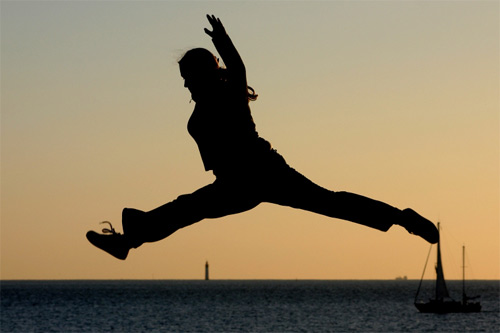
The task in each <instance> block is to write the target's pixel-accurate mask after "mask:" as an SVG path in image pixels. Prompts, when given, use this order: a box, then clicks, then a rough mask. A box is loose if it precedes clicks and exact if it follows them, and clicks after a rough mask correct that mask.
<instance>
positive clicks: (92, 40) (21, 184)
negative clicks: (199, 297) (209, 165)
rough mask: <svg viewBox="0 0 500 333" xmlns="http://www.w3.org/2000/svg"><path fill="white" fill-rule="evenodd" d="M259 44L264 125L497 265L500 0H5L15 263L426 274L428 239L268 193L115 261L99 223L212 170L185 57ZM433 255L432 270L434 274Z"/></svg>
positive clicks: (173, 273)
mask: <svg viewBox="0 0 500 333" xmlns="http://www.w3.org/2000/svg"><path fill="white" fill-rule="evenodd" d="M207 13H213V14H215V15H216V16H219V17H220V18H221V20H222V22H223V23H224V25H225V27H226V30H227V31H228V33H229V35H230V36H231V38H232V40H233V42H234V43H235V45H236V47H237V48H238V50H239V52H240V54H241V56H242V58H243V60H244V61H245V64H246V67H247V73H248V82H249V84H250V85H251V86H252V87H254V88H255V89H256V91H257V92H258V93H259V99H258V101H256V102H253V103H252V104H251V108H252V113H253V116H254V119H255V121H256V123H257V129H258V131H259V133H260V135H261V136H263V137H265V138H266V139H268V140H269V141H271V143H272V144H273V146H274V148H276V149H277V150H278V151H279V152H280V153H281V154H282V155H284V156H285V158H286V159H287V161H288V163H289V164H290V165H291V166H293V167H294V168H295V169H297V170H298V171H299V172H301V173H303V174H304V175H306V176H307V177H309V178H310V179H311V180H313V181H315V182H317V183H318V184H320V185H322V186H324V187H327V188H329V189H332V190H338V191H342V190H343V191H350V192H354V193H359V194H362V195H365V196H369V197H372V198H374V199H378V200H382V201H385V202H387V203H389V204H391V205H394V206H397V207H399V208H406V207H412V208H413V209H415V210H417V211H418V212H419V213H421V214H422V215H424V216H426V217H428V218H429V219H431V220H433V221H435V222H437V221H440V222H441V224H442V227H443V242H444V244H443V252H444V253H443V257H444V261H445V262H444V268H445V276H446V277H447V278H449V279H459V278H461V268H460V265H461V246H462V245H463V244H465V245H466V247H467V264H466V265H467V269H468V270H467V276H468V277H469V278H473V279H499V278H500V273H499V265H500V247H499V240H500V229H499V202H500V197H499V186H500V180H499V143H500V140H499V58H500V53H499V2H498V1H417V2H412V1H404V2H403V1H380V2H379V1H359V2H358V1H355V2H349V1H318V2H316V1H293V2H286V1H269V2H250V1H248V2H226V1H224V2H222V1H221V2H212V1H203V2H196V1H151V2H143V1H141V2H139V1H137V2H135V1H130V2H122V1H92V2H87V1H67V2H61V1H40V2H31V1H22V2H14V1H12V2H11V1H2V2H1V278H2V279H136V278H137V279H150V278H155V279H201V278H203V276H204V264H205V261H206V260H208V261H209V262H210V265H211V277H212V278H215V279H393V278H395V277H397V276H403V275H406V276H408V278H410V279H418V278H420V275H421V272H422V268H423V265H424V262H425V258H426V255H427V252H428V249H429V245H428V243H426V242H425V241H423V240H422V239H420V238H419V237H415V236H412V235H409V234H408V233H407V232H406V231H405V230H404V229H402V228H401V227H398V226H394V227H393V228H391V230H389V231H388V232H387V233H382V232H379V231H376V230H374V229H369V228H366V227H363V226H360V225H356V224H353V223H349V222H345V221H341V220H336V219H330V218H327V217H324V216H320V215H315V214H313V213H309V212H304V211H298V210H293V209H291V208H286V207H279V206H274V205H271V204H262V205H260V206H259V207H257V208H256V209H254V210H252V211H249V212H246V213H243V214H239V215H234V216H228V217H225V218H222V219H218V220H205V221H203V222H200V223H198V224H195V225H193V226H190V227H188V228H185V229H182V230H180V231H178V232H176V233H175V234H174V235H172V236H171V237H169V238H167V239H165V240H163V241H161V242H158V243H154V244H147V245H144V246H143V247H141V248H140V249H138V250H134V251H132V252H131V253H130V255H129V258H128V259H127V260H126V261H119V260H116V259H114V258H112V257H111V256H109V255H107V254H105V253H104V252H102V251H100V250H98V249H96V248H94V247H93V246H91V245H90V244H89V243H88V242H87V240H86V239H85V233H86V232H87V230H90V229H93V230H99V227H100V226H99V224H98V223H99V222H100V221H103V220H109V221H112V222H113V223H114V226H115V228H116V229H117V230H119V231H121V223H120V219H121V210H122V208H123V207H134V208H138V209H142V210H150V209H153V208H155V207H157V206H159V205H162V204H164V203H166V202H168V201H171V200H173V199H175V198H176V197H177V196H178V195H180V194H184V193H190V192H192V191H194V190H196V189H197V188H199V187H201V186H204V185H206V184H208V183H210V182H212V181H213V180H214V177H213V175H212V174H210V173H206V172H204V169H203V164H202V162H201V158H200V156H199V153H198V150H197V147H196V144H195V142H194V141H193V139H192V138H191V137H190V136H189V134H188V133H187V130H186V125H187V120H188V118H189V116H190V114H191V112H192V109H193V107H194V103H191V104H190V103H189V100H190V95H189V92H188V91H187V90H186V89H185V88H184V87H183V81H182V78H181V77H180V75H179V72H178V66H177V60H178V59H179V58H180V57H181V56H182V54H183V52H185V51H187V50H188V49H190V48H192V47H205V48H208V49H210V50H214V47H213V46H212V44H211V40H210V38H208V36H206V35H205V33H204V32H203V28H205V27H208V26H209V25H208V22H207V21H206V18H205V14H207ZM431 271H432V269H428V273H429V274H428V275H427V277H428V278H432V277H433V275H432V272H431Z"/></svg>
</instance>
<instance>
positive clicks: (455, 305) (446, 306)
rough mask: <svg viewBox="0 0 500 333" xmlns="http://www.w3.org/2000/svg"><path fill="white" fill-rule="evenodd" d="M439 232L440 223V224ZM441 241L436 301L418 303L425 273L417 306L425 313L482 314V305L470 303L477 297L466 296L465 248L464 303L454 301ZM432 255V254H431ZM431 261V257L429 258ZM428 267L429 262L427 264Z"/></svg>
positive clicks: (463, 253)
mask: <svg viewBox="0 0 500 333" xmlns="http://www.w3.org/2000/svg"><path fill="white" fill-rule="evenodd" d="M438 230H439V223H438ZM440 243H441V239H440V240H439V242H438V243H437V262H436V295H435V298H434V299H430V300H429V301H428V302H422V301H417V299H418V294H419V292H420V287H421V286H422V280H423V277H424V273H425V267H424V273H422V279H421V280H420V284H419V286H418V289H417V294H416V295H415V302H414V304H415V306H416V307H417V309H418V310H419V311H420V312H425V313H452V312H480V311H481V303H479V302H470V300H473V299H475V298H478V297H479V296H476V297H468V296H467V295H466V294H465V246H463V247H462V266H463V267H462V269H463V271H462V301H455V300H453V299H452V298H451V297H450V295H449V293H448V288H446V281H445V279H444V271H443V263H442V261H441V244H440ZM429 253H430V252H429ZM427 259H429V257H427ZM425 264H426V265H425V266H427V262H426V263H425Z"/></svg>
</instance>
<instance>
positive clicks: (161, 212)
mask: <svg viewBox="0 0 500 333" xmlns="http://www.w3.org/2000/svg"><path fill="white" fill-rule="evenodd" d="M207 18H208V21H209V23H210V25H211V26H212V30H211V31H210V30H208V29H205V33H206V34H207V35H208V36H210V37H211V38H212V41H213V43H214V45H215V48H216V49H217V52H218V53H219V54H220V56H221V58H222V60H223V61H224V64H225V66H226V67H225V68H223V67H221V66H220V65H219V62H218V59H217V58H216V57H215V56H214V55H213V54H212V53H211V52H210V51H208V50H206V49H202V48H195V49H192V50H189V51H187V52H186V53H185V55H184V56H183V57H182V59H181V60H180V61H179V69H180V74H181V76H182V78H183V79H184V87H186V88H187V89H189V91H190V93H191V98H192V100H193V101H194V102H195V103H196V105H195V107H194V111H193V113H192V115H191V117H190V119H189V122H188V131H189V134H190V135H191V136H192V137H193V139H194V140H195V141H196V144H197V145H198V149H199V151H200V155H201V159H202V161H203V164H204V167H205V170H206V171H212V172H213V174H214V175H215V177H216V179H215V181H214V182H213V183H212V184H209V185H207V186H205V187H202V188H200V189H199V190H197V191H195V192H194V193H191V194H185V195H181V196H179V197H178V198H177V199H175V200H174V201H172V202H169V203H166V204H165V205H163V206H160V207H158V208H156V209H153V210H151V211H149V212H145V211H140V210H137V209H131V208H125V209H123V212H122V227H123V234H120V233H117V232H116V231H115V230H114V229H113V227H112V226H111V224H110V223H109V222H103V223H108V224H109V228H105V229H103V233H102V234H99V233H96V232H94V231H89V232H88V233H87V239H88V240H89V241H90V242H91V243H92V244H93V245H95V246H96V247H98V248H100V249H102V250H104V251H106V252H108V253H109V254H111V255H112V256H114V257H116V258H118V259H122V260H123V259H125V258H126V257H127V255H128V252H129V250H130V249H132V248H138V247H139V246H141V245H142V244H144V243H149V242H156V241H159V240H162V239H164V238H166V237H167V236H169V235H171V234H172V233H174V232H175V231H177V230H179V229H181V228H184V227H186V226H188V225H191V224H193V223H196V222H199V221H201V220H203V219H207V218H210V219H214V218H219V217H223V216H226V215H230V214H237V213H241V212H245V211H247V210H250V209H252V208H254V207H256V206H258V205H259V204H260V203H262V202H270V203H274V204H278V205H282V206H289V207H293V208H298V209H303V210H307V211H310V212H314V213H318V214H322V215H326V216H329V217H332V218H337V219H343V220H347V221H351V222H354V223H358V224H362V225H365V226H368V227H371V228H375V229H378V230H381V231H387V230H388V229H389V228H390V227H391V226H392V225H393V224H397V225H400V226H402V227H404V228H405V229H406V230H407V231H408V232H409V233H412V234H415V235H418V236H421V237H422V238H424V239H425V240H426V241H428V242H430V243H436V242H437V241H438V238H439V234H438V231H437V229H436V227H435V226H434V224H433V223H432V222H430V221H429V220H427V219H425V218H424V217H422V216H420V215H419V214H417V213H416V212H415V211H413V210H412V209H409V208H407V209H404V210H400V209H398V208H395V207H392V206H390V205H388V204H386V203H383V202H380V201H376V200H373V199H370V198H367V197H364V196H361V195H357V194H353V193H348V192H334V191H330V190H327V189H325V188H323V187H321V186H318V185H316V184H315V183H313V182H312V181H310V180H309V179H307V178H306V177H304V176H303V175H302V174H300V173H299V172H297V171H296V170H295V169H293V168H291V167H290V166H289V165H288V164H287V163H286V161H285V160H284V158H283V157H282V156H281V155H280V154H279V153H278V152H277V151H276V150H275V149H272V147H271V144H270V143H269V142H268V141H266V140H265V139H263V138H261V137H259V135H258V133H257V131H256V128H255V123H254V121H253V119H252V115H251V113H250V107H249V102H250V101H254V100H255V99H257V95H256V94H255V91H254V90H253V89H252V88H251V87H249V86H248V85H247V79H246V72H245V66H244V64H243V61H242V59H241V58H240V55H239V54H238V52H237V51H236V48H235V47H234V45H233V43H232V42H231V39H230V38H229V36H228V35H227V34H226V31H225V29H224V26H223V25H222V23H221V21H220V20H219V19H218V18H216V17H215V16H213V15H212V16H209V15H207Z"/></svg>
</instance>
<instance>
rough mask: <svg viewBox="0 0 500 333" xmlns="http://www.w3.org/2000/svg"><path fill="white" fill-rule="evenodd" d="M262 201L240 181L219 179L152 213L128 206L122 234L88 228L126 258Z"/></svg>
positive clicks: (104, 245) (95, 239) (108, 249)
mask: <svg viewBox="0 0 500 333" xmlns="http://www.w3.org/2000/svg"><path fill="white" fill-rule="evenodd" d="M259 203H260V201H258V200H256V197H255V195H254V193H252V192H251V191H243V190H242V187H241V186H240V184H238V182H237V181H229V180H227V181H226V180H219V179H218V180H216V181H215V182H214V183H213V184H210V185H207V186H205V187H202V188H201V189H199V190H197V191H195V192H193V193H191V194H185V195H181V196H179V197H178V198H177V199H175V200H174V201H172V202H169V203H167V204H165V205H163V206H160V207H158V208H156V209H153V210H151V211H149V212H143V211H140V210H136V209H131V208H125V209H124V210H123V213H122V224H123V235H121V234H116V233H113V234H111V235H102V234H98V233H96V232H94V231H89V232H88V233H87V238H88V240H89V241H90V242H91V243H92V244H93V245H95V246H97V247H98V248H100V249H102V250H104V251H106V252H108V253H110V254H111V255H113V256H115V257H116V258H118V259H122V260H123V259H125V258H126V257H127V255H128V251H129V249H131V248H137V247H139V246H140V245H142V244H143V243H146V242H156V241H159V240H161V239H164V238H165V237H167V236H169V235H171V234H172V233H174V232H175V231H177V230H178V229H180V228H183V227H186V226H188V225H191V224H193V223H196V222H199V221H201V220H203V219H205V218H218V217H223V216H226V215H231V214H236V213H241V212H244V211H247V210H249V209H252V208H254V207H255V206H257V205H258V204H259Z"/></svg>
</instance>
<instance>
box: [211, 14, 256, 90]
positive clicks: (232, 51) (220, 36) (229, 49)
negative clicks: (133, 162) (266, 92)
mask: <svg viewBox="0 0 500 333" xmlns="http://www.w3.org/2000/svg"><path fill="white" fill-rule="evenodd" d="M207 19H208V22H209V23H210V25H211V26H212V31H210V30H208V29H207V28H205V33H206V34H207V35H209V36H210V37H212V41H213V43H214V45H215V48H216V49H217V52H218V53H219V54H220V56H221V57H222V60H223V61H224V64H225V65H226V68H227V70H228V73H229V75H230V77H231V79H232V80H234V81H237V82H239V83H244V87H245V90H246V86H247V81H246V72H245V65H244V64H243V60H242V59H241V57H240V55H239V53H238V51H237V50H236V47H234V44H233V42H232V41H231V39H230V38H229V36H228V35H227V33H226V29H224V26H223V25H222V22H221V21H220V19H219V18H216V17H215V16H214V15H207Z"/></svg>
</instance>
